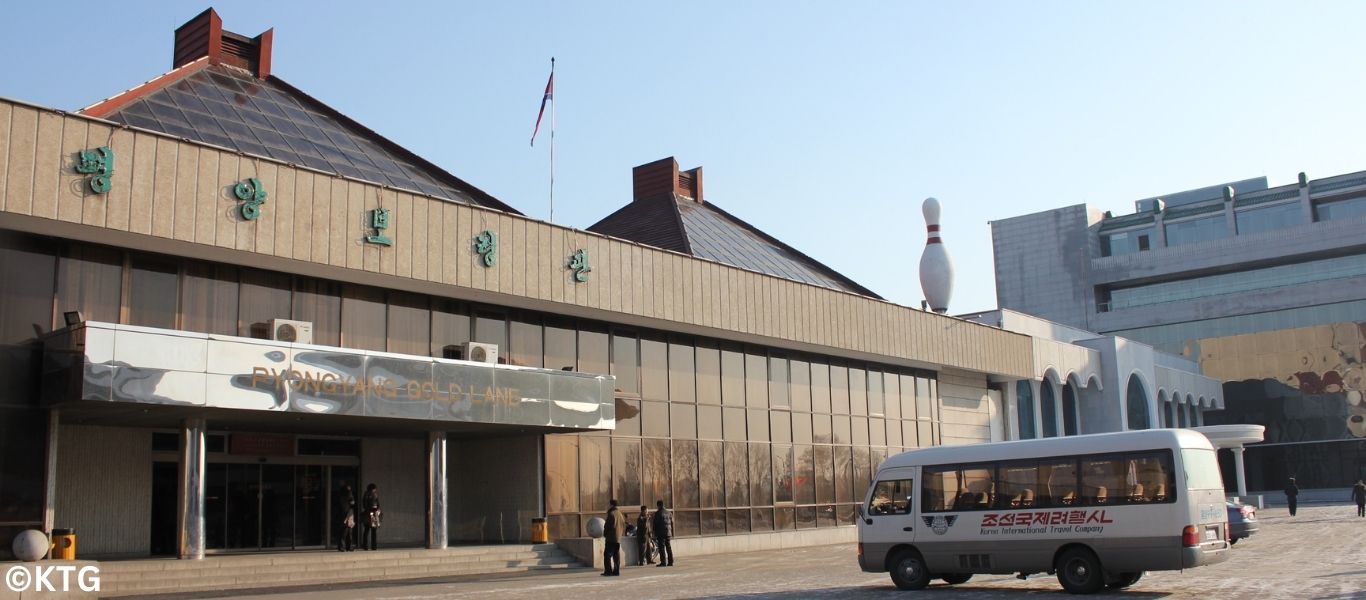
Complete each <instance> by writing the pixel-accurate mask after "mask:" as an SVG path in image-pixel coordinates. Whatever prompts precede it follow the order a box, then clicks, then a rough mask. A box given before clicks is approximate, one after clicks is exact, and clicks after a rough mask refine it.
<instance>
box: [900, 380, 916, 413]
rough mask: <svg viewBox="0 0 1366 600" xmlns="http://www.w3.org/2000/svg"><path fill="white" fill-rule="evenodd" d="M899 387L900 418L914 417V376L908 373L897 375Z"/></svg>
mask: <svg viewBox="0 0 1366 600" xmlns="http://www.w3.org/2000/svg"><path fill="white" fill-rule="evenodd" d="M897 381H899V382H900V384H901V385H900V386H899V387H900V388H901V418H903V419H914V418H915V417H916V401H915V377H912V376H910V375H900V376H898V377H897Z"/></svg>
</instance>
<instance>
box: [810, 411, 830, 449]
mask: <svg viewBox="0 0 1366 600" xmlns="http://www.w3.org/2000/svg"><path fill="white" fill-rule="evenodd" d="M811 441H813V442H815V443H817V444H830V443H833V442H834V441H835V435H834V431H833V430H832V428H831V424H830V415H826V414H821V413H816V414H813V415H811Z"/></svg>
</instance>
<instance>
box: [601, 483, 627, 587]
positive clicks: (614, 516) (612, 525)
mask: <svg viewBox="0 0 1366 600" xmlns="http://www.w3.org/2000/svg"><path fill="white" fill-rule="evenodd" d="M624 533H626V517H624V516H622V514H621V510H619V509H618V508H617V501H616V500H615V499H613V500H612V502H611V506H610V507H609V508H608V509H607V516H606V519H605V522H604V523H603V525H602V537H603V538H605V541H606V542H607V544H606V548H604V549H603V551H602V568H603V571H602V575H603V577H610V576H617V575H621V536H622V534H624Z"/></svg>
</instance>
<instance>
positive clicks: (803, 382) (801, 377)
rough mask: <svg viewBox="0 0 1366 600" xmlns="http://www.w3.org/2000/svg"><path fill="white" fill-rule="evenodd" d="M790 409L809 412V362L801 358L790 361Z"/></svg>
mask: <svg viewBox="0 0 1366 600" xmlns="http://www.w3.org/2000/svg"><path fill="white" fill-rule="evenodd" d="M791 377H792V410H800V411H803V412H811V364H810V363H808V362H806V361H803V360H794V361H792V363H791Z"/></svg>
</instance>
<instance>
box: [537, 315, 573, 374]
mask: <svg viewBox="0 0 1366 600" xmlns="http://www.w3.org/2000/svg"><path fill="white" fill-rule="evenodd" d="M577 358H578V338H577V332H576V331H574V326H573V325H572V324H570V323H567V322H563V321H560V322H548V323H546V324H545V362H544V366H545V368H547V369H553V370H556V371H564V370H569V371H573V370H574V369H575V368H577Z"/></svg>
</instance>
